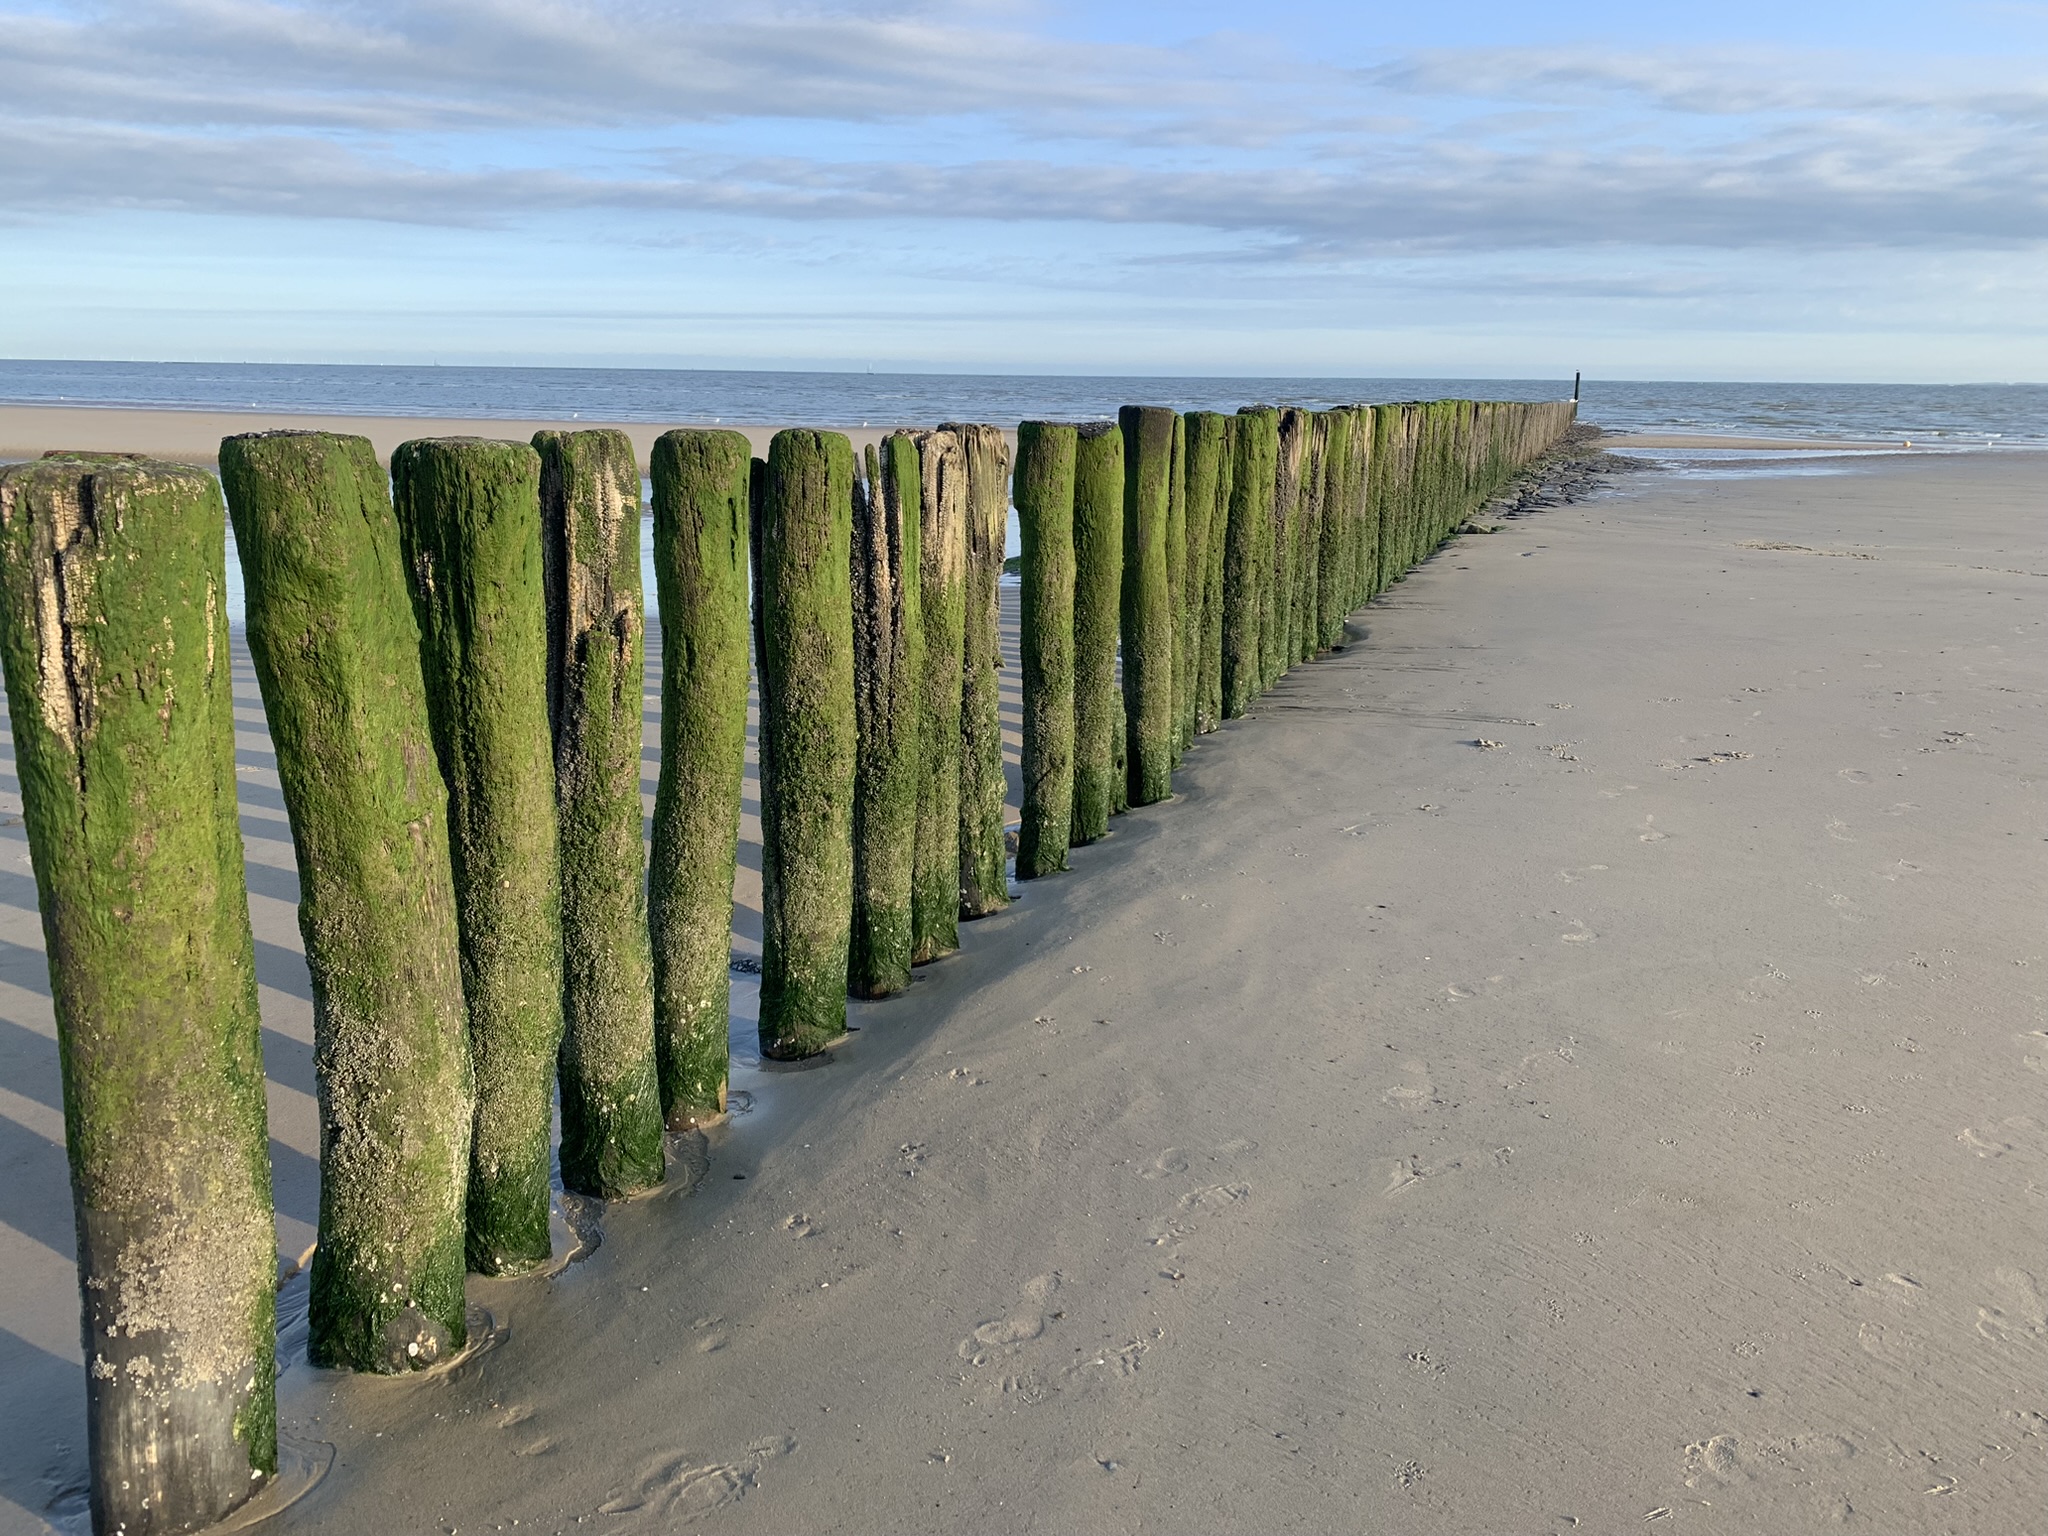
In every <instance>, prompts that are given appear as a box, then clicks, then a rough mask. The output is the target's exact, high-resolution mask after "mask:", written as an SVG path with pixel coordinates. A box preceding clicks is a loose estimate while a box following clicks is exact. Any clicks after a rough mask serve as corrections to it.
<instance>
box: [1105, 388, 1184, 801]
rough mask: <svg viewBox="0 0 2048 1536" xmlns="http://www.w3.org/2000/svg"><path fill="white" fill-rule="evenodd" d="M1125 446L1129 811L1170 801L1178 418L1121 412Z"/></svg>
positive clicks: (1148, 410) (1147, 410)
mask: <svg viewBox="0 0 2048 1536" xmlns="http://www.w3.org/2000/svg"><path fill="white" fill-rule="evenodd" d="M1119 420H1120V422H1121V425H1122V428H1123V439H1124V515H1123V525H1124V528H1123V533H1124V559H1123V566H1124V570H1123V594H1122V610H1121V617H1122V639H1123V697H1124V718H1125V741H1126V742H1127V744H1128V746H1127V751H1128V754H1129V759H1130V760H1129V763H1128V766H1127V770H1126V779H1125V783H1126V784H1127V786H1128V794H1129V800H1130V804H1132V805H1154V804H1156V803H1158V802H1159V801H1161V800H1166V799H1170V798H1172V795H1173V750H1174V745H1173V731H1174V718H1173V593H1172V583H1171V580H1170V578H1169V572H1168V565H1169V563H1170V562H1169V550H1168V525H1169V523H1170V522H1171V508H1172V497H1173V481H1174V464H1173V458H1174V455H1173V448H1174V440H1175V438H1176V437H1177V435H1178V431H1179V425H1180V418H1179V417H1177V416H1176V415H1175V414H1174V413H1173V412H1172V411H1170V410H1167V409H1165V408H1164V407H1162V406H1137V405H1127V406H1125V407H1124V408H1123V410H1122V412H1121V413H1120V415H1119Z"/></svg>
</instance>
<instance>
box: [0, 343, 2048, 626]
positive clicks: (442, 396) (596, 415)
mask: <svg viewBox="0 0 2048 1536" xmlns="http://www.w3.org/2000/svg"><path fill="white" fill-rule="evenodd" d="M1570 393H1571V381H1570V380H1566V379H1458V378H1441V379H1390V378H1363V377H1361V378H1343V379H1312V378H1280V377H1275V378H1165V377H1143V376H1136V375H1133V376H1061V375H1042V374H1012V375H993V374H879V373H876V374H870V373H775V372H767V371H761V372H736V371H715V370H699V369H688V370H686V369H652V368H470V367H456V368H439V367H377V366H359V365H343V364H333V365H329V364H285V363H108V362H38V361H24V360H0V404H65V405H88V406H108V407H116V406H142V407H153V408H158V409H171V410H194V411H201V410H230V411H232V410H250V409H256V410H265V411H280V412H294V411H297V412H305V413H307V414H316V413H317V414H345V415H378V416H456V417H477V418H486V419H488V418H492V417H502V418H522V417H523V418H534V417H539V418H543V419H545V418H557V419H560V418H569V419H573V418H576V417H582V418H585V419H589V420H597V421H651V422H674V423H678V424H682V423H688V424H697V425H701V424H710V423H723V424H726V425H734V426H783V425H809V426H838V427H846V426H862V425H868V424H874V425H878V426H879V425H890V426H920V425H933V424H936V423H938V422H941V421H987V422H999V423H1002V424H1004V425H1008V424H1010V423H1013V422H1018V421H1027V420H1033V419H1048V420H1065V421H1084V420H1089V419H1101V418H1106V417H1113V416H1114V415H1115V414H1116V410H1117V407H1118V406H1120V405H1124V404H1128V403H1133V402H1143V403H1146V404H1156V405H1169V406H1172V407H1173V408H1174V409H1176V410H1182V411H1191V410H1220V411H1234V410H1236V409H1237V408H1238V407H1239V406H1240V405H1247V404H1251V403H1254V402H1260V403H1266V404H1275V405H1301V406H1308V407H1312V408H1313V407H1325V406H1331V405H1340V404H1348V403H1353V402H1364V401H1382V400H1430V399H1443V398H1447V397H1450V398H1465V399H1493V400H1556V399H1562V398H1564V397H1565V396H1567V395H1569V394H1570ZM1580 419H1581V420H1584V421H1587V422H1591V423H1593V424H1595V425H1598V426H1601V427H1605V428H1607V429H1609V430H1610V431H1618V432H1684V433H1702V434H1713V433H1727V434H1739V435H1744V436H1761V437H1776V438H1787V439H1795V440H1798V439H1805V440H1816V441H1817V440H1827V439H1839V438H1854V439H1858V440H1868V439H1877V440H1887V439H1898V440H1900V441H1905V440H1907V439H1910V440H1911V441H1912V443H1913V444H1914V447H1915V448H1916V449H1920V450H1925V449H1929V448H1933V449H1949V450H1967V449H1983V448H1996V447H2008V448H2024V447H2048V386H2044V385H2038V384H2034V385H2027V384H1975V385H1957V386H1946V387H1934V386H1925V385H1905V384H1687V383H1643V382H1624V381H1609V380H1601V379H1588V380H1586V381H1585V383H1584V386H1583V393H1582V398H1581V404H1580ZM1648 457H1650V458H1652V459H1653V460H1654V461H1655V462H1656V463H1657V464H1658V465H1659V466H1660V467H1662V468H1664V469H1665V470H1667V471H1670V472H1674V473H1679V474H1686V475H1698V476H1713V477H1720V476H1723V475H1751V474H1825V473H1837V472H1841V471H1842V470H1843V469H1846V467H1847V466H1846V464H1844V463H1842V461H1840V460H1835V461H1834V462H1828V461H1829V460H1830V459H1832V457H1833V456H1831V455H1815V454H1812V453H1810V452H1809V453H1803V454H1801V455H1799V456H1797V457H1796V458H1770V457H1760V456H1759V455H1757V454H1755V453H1753V452H1742V453H1730V452H1728V451H1726V450H1715V449H1704V450H1702V449H1680V450H1658V451H1656V452H1655V453H1652V454H1650V455H1648ZM1724 460H1725V461H1727V462H1723V461H1724ZM230 538H231V539H232V535H230ZM1009 543H1010V553H1012V554H1014V553H1016V551H1017V548H1018V539H1017V530H1016V518H1015V514H1014V513H1012V515H1011V529H1010V539H1009ZM651 546H652V533H651V530H649V529H645V528H643V530H642V537H641V566H642V573H643V578H644V581H645V590H646V594H647V604H648V609H649V612H650V613H652V612H653V608H654V572H653V568H652V547H651ZM228 588H229V590H228V606H229V610H230V617H231V619H232V620H233V622H235V623H237V624H239V623H240V622H241V620H242V611H243V609H242V587H241V569H240V566H239V563H238V562H237V561H236V559H235V558H234V555H233V552H232V550H230V554H229V558H228Z"/></svg>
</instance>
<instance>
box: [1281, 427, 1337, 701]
mask: <svg viewBox="0 0 2048 1536" xmlns="http://www.w3.org/2000/svg"><path fill="white" fill-rule="evenodd" d="M1305 435H1306V438H1307V442H1306V446H1305V447H1304V449H1303V451H1302V456H1301V490H1300V493H1299V495H1298V496H1297V498H1296V502H1295V505H1296V508H1297V516H1296V517H1295V520H1294V634H1293V641H1292V647H1291V650H1290V654H1289V656H1288V662H1289V664H1290V665H1292V664H1293V663H1295V662H1302V661H1309V660H1312V659H1314V657H1315V654H1316V650H1317V645H1316V635H1317V630H1318V616H1319V610H1318V609H1317V606H1316V594H1317V592H1318V590H1319V585H1318V584H1319V580H1320V578H1319V576H1318V574H1317V566H1318V563H1319V562H1320V560H1321V558H1322V547H1323V546H1322V540H1323V534H1322V522H1323V491H1324V484H1323V458H1324V454H1325V453H1326V452H1327V451H1328V448H1329V441H1330V418H1329V414H1328V413H1327V412H1323V411H1317V412H1315V413H1313V414H1312V415H1310V417H1309V418H1308V423H1307V432H1306V434H1305Z"/></svg>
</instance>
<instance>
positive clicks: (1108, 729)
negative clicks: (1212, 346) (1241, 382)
mask: <svg viewBox="0 0 2048 1536" xmlns="http://www.w3.org/2000/svg"><path fill="white" fill-rule="evenodd" d="M1123 566H1124V437H1123V433H1122V432H1121V431H1119V430H1118V428H1117V425H1116V423H1115V422H1109V421H1100V422H1089V423H1087V424H1086V425H1084V426H1082V427H1081V428H1080V430H1079V432H1078V433H1077V434H1076V438H1075V443H1074V826H1073V841H1074V842H1076V843H1092V842H1094V841H1095V840H1096V839H1097V838H1098V837H1101V836H1102V835H1103V834H1104V833H1105V832H1107V831H1108V830H1109V818H1110V815H1111V814H1112V812H1113V811H1114V810H1115V809H1117V807H1116V805H1115V800H1116V798H1117V789H1118V773H1117V751H1116V735H1117V730H1116V726H1117V721H1119V720H1121V719H1122V718H1123V695H1122V693H1121V692H1120V691H1119V689H1118V687H1117V681H1116V653H1117V628H1118V624H1119V616H1118V609H1119V606H1120V603H1121V598H1122V592H1123Z"/></svg>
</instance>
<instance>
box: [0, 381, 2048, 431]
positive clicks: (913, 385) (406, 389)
mask: <svg viewBox="0 0 2048 1536" xmlns="http://www.w3.org/2000/svg"><path fill="white" fill-rule="evenodd" d="M1571 392H1572V381H1571V380H1570V379H1567V378H1555V379H1461V378H1374V377H1368V376H1360V377H1356V378H1285V377H1273V378H1258V377H1243V378H1237V377H1232V378H1195V377H1181V376H1172V377H1159V376H1146V375H1141V374H1132V375H1120V374H1118V375H1106V374H1085V375H1084V374H1074V375H1064V374H973V373H795V372H788V373H785V372H774V371H770V370H765V369H764V370H757V371H738V370H718V369H666V368H496V367H424V366H409V367H399V366H389V367H387V366H381V365H370V364H324V363H134V362H49V361H31V360H0V404H23V405H26V404H37V405H57V404H63V405H98V406H143V407H151V408H156V409H168V410H192V411H236V410H264V411H303V412H306V413H308V414H316V413H317V414H329V413H341V414H348V415H364V416H456V417H477V418H490V417H503V418H511V419H519V418H532V417H549V418H555V417H569V418H574V417H582V418H586V419H590V420H596V421H649V422H657V421H658V422H675V423H677V424H690V425H704V424H722V425H728V426H817V427H853V426H863V425H875V426H882V425H889V426H930V425H935V424H937V423H938V422H941V421H988V422H1000V423H1004V424H1009V423H1013V422H1018V421H1031V420H1055V421H1086V420H1091V419H1100V418H1104V417H1111V416H1114V415H1115V414H1116V410H1117V407H1118V406H1120V405H1125V404H1131V403H1143V404H1147V405H1167V406H1172V407H1173V408H1174V409H1176V410H1181V411H1195V410H1211V411H1214V410H1220V411H1233V410H1236V409H1237V408H1238V407H1239V406H1240V405H1248V404H1253V403H1263V404H1268V405H1300V406H1308V407H1325V406H1331V405H1343V404H1359V403H1366V402H1378V401H1386V400H1431V399H1442V398H1446V397H1457V398H1465V399H1494V400H1557V399H1562V398H1564V397H1566V396H1568V395H1570V394H1571ZM1580 416H1581V419H1583V420H1585V421H1588V422H1591V423H1593V424H1595V425H1598V426H1601V427H1604V428H1607V429H1609V430H1611V431H1616V432H1674V433H1701V434H1716V433H1721V434H1734V435H1742V436H1761V437H1780V438H1791V439H1807V440H1823V439H1831V438H1845V437H1846V438H1855V439H1859V440H1868V439H1879V440H1884V439H1892V438H1896V439H1899V440H1900V441H1902V442H1903V441H1908V440H1910V441H1911V442H1912V443H1913V445H1914V446H1915V447H1916V448H1923V447H1924V448H1931V449H1934V448H1944V447H1947V448H1965V447H1967V448H1982V447H1990V446H2004V447H2018V446H2048V385H2043V384H1952V385H1925V384H1739V383H1736V384H1731V383H1685V382H1681V381H1650V380H1622V379H1601V378H1588V379H1586V380H1585V381H1584V382H1583V385H1582V386H1581V404H1580Z"/></svg>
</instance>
